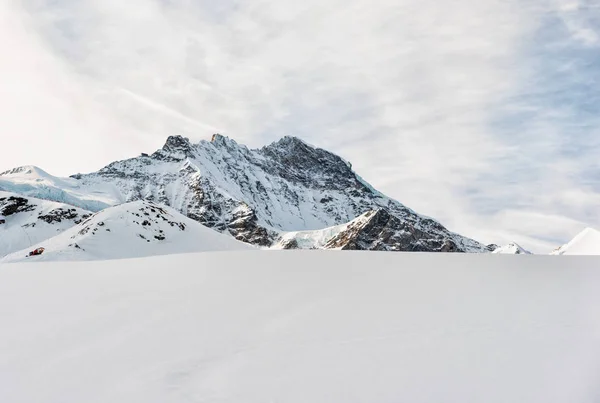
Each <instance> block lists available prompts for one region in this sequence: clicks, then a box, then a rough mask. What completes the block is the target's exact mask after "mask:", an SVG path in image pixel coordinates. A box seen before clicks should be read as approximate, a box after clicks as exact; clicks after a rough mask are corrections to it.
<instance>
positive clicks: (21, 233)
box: [0, 191, 92, 258]
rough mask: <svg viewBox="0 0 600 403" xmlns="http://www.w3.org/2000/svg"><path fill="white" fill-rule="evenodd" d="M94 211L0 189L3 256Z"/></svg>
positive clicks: (76, 221)
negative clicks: (4, 220) (2, 218)
mask: <svg viewBox="0 0 600 403" xmlns="http://www.w3.org/2000/svg"><path fill="white" fill-rule="evenodd" d="M91 215H92V213H91V212H89V211H86V210H82V209H80V208H76V207H73V206H69V205H66V204H62V203H56V202H51V201H47V200H40V199H36V198H33V197H23V196H21V195H18V194H15V193H9V192H2V191H0V216H4V217H5V218H6V223H5V224H0V258H1V257H3V256H5V255H7V254H9V253H12V252H15V251H18V250H21V249H24V248H28V247H31V246H33V245H35V244H37V243H38V242H41V241H44V240H46V239H48V238H52V237H54V236H56V235H57V234H60V233H61V232H63V231H65V230H66V229H69V228H71V227H73V226H74V225H76V224H78V223H80V222H82V221H83V220H85V219H87V218H88V217H89V216H91Z"/></svg>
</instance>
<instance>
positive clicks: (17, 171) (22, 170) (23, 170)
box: [0, 165, 50, 178]
mask: <svg viewBox="0 0 600 403" xmlns="http://www.w3.org/2000/svg"><path fill="white" fill-rule="evenodd" d="M0 176H4V177H35V178H43V177H49V176H50V175H49V174H48V173H47V172H46V171H44V170H43V169H41V168H38V167H36V166H34V165H24V166H21V167H17V168H13V169H9V170H8V171H4V172H0Z"/></svg>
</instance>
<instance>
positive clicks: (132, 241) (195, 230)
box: [2, 201, 254, 262]
mask: <svg viewBox="0 0 600 403" xmlns="http://www.w3.org/2000/svg"><path fill="white" fill-rule="evenodd" d="M40 246H42V247H44V248H45V249H46V250H45V252H44V253H43V254H42V255H40V256H33V257H26V255H27V251H29V250H32V249H34V248H37V247H40ZM249 249H254V247H253V246H250V245H247V244H244V243H242V242H239V241H236V240H235V239H233V238H231V237H229V236H226V235H223V234H219V233H218V232H216V231H213V230H211V229H210V228H206V227H204V226H203V225H201V224H199V223H197V222H196V221H193V220H191V219H189V218H187V217H184V216H182V215H181V214H179V213H178V212H176V211H175V210H173V209H171V208H168V207H165V206H159V205H157V204H155V203H151V202H146V201H137V202H131V203H126V204H121V205H119V206H115V207H110V208H107V209H105V210H102V211H100V212H99V213H96V214H94V215H93V216H91V217H90V218H88V219H87V220H85V221H83V222H82V223H80V224H78V225H76V226H74V227H73V228H70V229H68V230H66V231H64V232H63V233H61V234H59V235H56V236H55V237H53V238H51V239H47V240H45V241H43V242H40V243H38V244H36V245H34V246H33V247H30V248H27V249H26V250H21V251H18V252H15V253H13V254H10V255H8V256H6V257H5V258H4V259H2V261H3V262H18V261H25V260H27V261H36V262H39V261H69V260H97V259H122V258H132V257H142V256H154V255H166V254H174V253H187V252H202V251H219V250H221V251H222V250H249Z"/></svg>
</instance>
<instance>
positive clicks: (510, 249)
mask: <svg viewBox="0 0 600 403" xmlns="http://www.w3.org/2000/svg"><path fill="white" fill-rule="evenodd" d="M492 253H495V254H502V255H531V252H529V251H528V250H525V249H523V248H522V247H521V245H519V244H518V243H516V242H511V243H509V244H508V245H505V246H501V247H499V248H496V249H494V250H493V251H492Z"/></svg>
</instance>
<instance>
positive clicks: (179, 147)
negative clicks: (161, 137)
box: [162, 135, 192, 154]
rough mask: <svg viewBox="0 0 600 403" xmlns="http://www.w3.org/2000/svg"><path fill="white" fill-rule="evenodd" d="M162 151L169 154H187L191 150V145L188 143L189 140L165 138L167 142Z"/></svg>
mask: <svg viewBox="0 0 600 403" xmlns="http://www.w3.org/2000/svg"><path fill="white" fill-rule="evenodd" d="M162 149H163V150H164V151H166V152H170V153H178V152H181V153H184V154H186V153H188V152H190V151H191V149H192V144H191V143H190V139H189V138H187V137H183V136H179V135H176V136H169V137H167V141H166V142H165V145H164V146H163V147H162Z"/></svg>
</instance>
